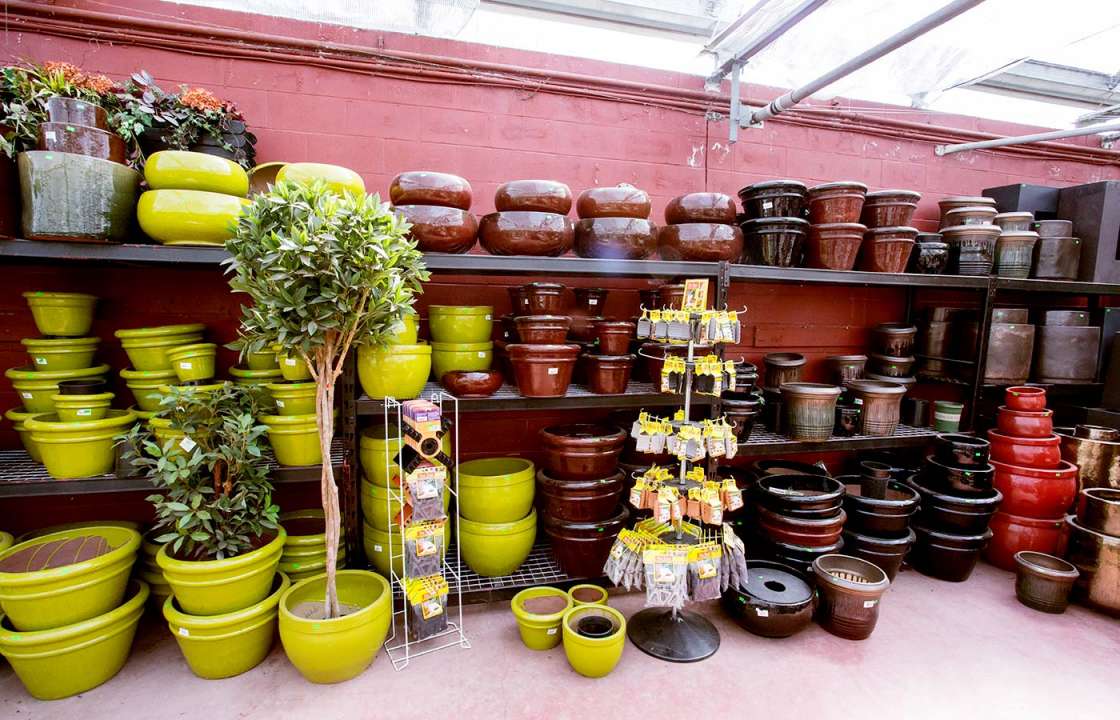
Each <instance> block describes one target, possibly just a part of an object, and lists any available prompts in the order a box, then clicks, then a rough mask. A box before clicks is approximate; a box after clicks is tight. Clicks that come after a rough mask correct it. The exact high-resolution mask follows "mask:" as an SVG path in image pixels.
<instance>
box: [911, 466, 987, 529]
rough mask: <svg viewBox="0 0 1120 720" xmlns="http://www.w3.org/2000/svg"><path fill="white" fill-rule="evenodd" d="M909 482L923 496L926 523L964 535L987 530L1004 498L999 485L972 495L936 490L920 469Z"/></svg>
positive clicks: (922, 504) (921, 511)
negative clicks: (920, 474)
mask: <svg viewBox="0 0 1120 720" xmlns="http://www.w3.org/2000/svg"><path fill="white" fill-rule="evenodd" d="M906 483H907V484H908V485H909V486H910V487H912V488H914V489H915V490H916V491H917V492H918V495H920V496H921V503H920V508H921V509H920V510H919V513H920V517H921V518H922V521H923V522H924V523H926V524H927V525H928V526H929V527H935V528H940V529H943V530H947V531H949V532H952V533H959V534H962V535H975V534H979V533H983V532H984V531H985V530H986V529H987V527H988V524H989V523H990V522H991V519H992V515H993V514H995V512H996V509H997V508H999V505H1000V503H1001V502H1003V495H1002V494H1001V493H1000V491H999V490H995V489H992V490H989V491H987V492H985V493H981V494H979V495H969V496H963V495H955V494H954V495H950V494H947V493H943V492H940V491H937V490H934V489H932V488H929V487H926V484H925V483H926V481H925V480H924V479H920V478H919V475H918V474H917V473H915V474H913V475H911V476H910V477H909V478H907V480H906Z"/></svg>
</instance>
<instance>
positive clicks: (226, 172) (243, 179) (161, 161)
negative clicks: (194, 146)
mask: <svg viewBox="0 0 1120 720" xmlns="http://www.w3.org/2000/svg"><path fill="white" fill-rule="evenodd" d="M144 179H145V180H147V182H148V187H150V188H151V189H152V190H204V191H206V192H213V193H221V194H222V195H234V196H236V197H245V196H246V195H248V194H249V175H248V173H246V172H245V170H244V169H243V168H242V167H241V166H240V165H238V164H237V163H235V162H234V161H232V160H227V159H226V158H222V157H217V156H215V155H210V154H208V153H197V152H188V151H186V150H161V151H160V152H157V153H152V154H151V155H149V156H148V158H147V160H146V161H145V162H144Z"/></svg>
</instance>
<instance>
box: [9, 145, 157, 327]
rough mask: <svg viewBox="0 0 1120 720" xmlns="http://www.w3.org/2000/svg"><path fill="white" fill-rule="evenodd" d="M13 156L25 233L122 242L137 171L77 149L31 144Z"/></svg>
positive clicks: (129, 218)
mask: <svg viewBox="0 0 1120 720" xmlns="http://www.w3.org/2000/svg"><path fill="white" fill-rule="evenodd" d="M16 162H17V164H18V165H19V186H20V195H21V197H22V200H23V217H22V225H23V236H24V237H25V238H27V239H28V240H70V241H78V242H124V240H125V239H126V238H127V237H128V232H129V226H130V225H131V223H132V218H133V214H134V213H135V211H136V195H137V192H138V191H139V188H140V173H138V172H136V171H135V170H133V169H132V168H130V167H127V166H125V165H122V164H120V163H115V162H112V161H110V160H102V159H101V158H95V157H88V156H86V155H77V154H75V153H62V152H51V151H40V150H32V151H28V152H22V153H20V154H19V156H18V157H17V158H16ZM85 332H86V331H83V332H80V333H75V334H76V335H84V334H85ZM44 334H48V335H54V334H56V333H44Z"/></svg>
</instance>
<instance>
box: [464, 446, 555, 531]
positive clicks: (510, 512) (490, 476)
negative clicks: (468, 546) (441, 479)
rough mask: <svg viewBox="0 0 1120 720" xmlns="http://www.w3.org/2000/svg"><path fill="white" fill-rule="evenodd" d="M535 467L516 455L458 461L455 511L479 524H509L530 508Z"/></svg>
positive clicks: (530, 462)
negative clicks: (457, 501)
mask: <svg viewBox="0 0 1120 720" xmlns="http://www.w3.org/2000/svg"><path fill="white" fill-rule="evenodd" d="M535 477H536V468H535V466H534V465H533V463H532V461H530V460H526V459H524V458H516V457H491V458H479V459H477V460H468V461H467V462H464V463H460V464H459V512H460V514H461V515H462V516H463V517H464V518H466V519H467V520H471V521H474V522H479V523H512V522H516V521H518V520H521V519H522V518H524V517H525V516H526V515H528V514H529V511H530V510H531V509H532V507H533V493H534V488H535V485H534V478H535Z"/></svg>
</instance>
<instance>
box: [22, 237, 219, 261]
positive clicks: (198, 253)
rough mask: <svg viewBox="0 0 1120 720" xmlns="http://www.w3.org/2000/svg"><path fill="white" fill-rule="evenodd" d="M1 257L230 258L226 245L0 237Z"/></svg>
mask: <svg viewBox="0 0 1120 720" xmlns="http://www.w3.org/2000/svg"><path fill="white" fill-rule="evenodd" d="M0 256H3V257H16V258H30V259H38V260H72V261H78V262H135V263H145V264H155V265H217V264H218V263H220V262H221V261H222V260H225V259H226V258H228V257H229V253H227V252H226V251H225V248H221V247H196V246H190V245H141V244H134V243H125V244H123V245H116V244H109V243H104V244H100V243H71V242H47V241H39V240H18V239H12V240H0Z"/></svg>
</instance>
